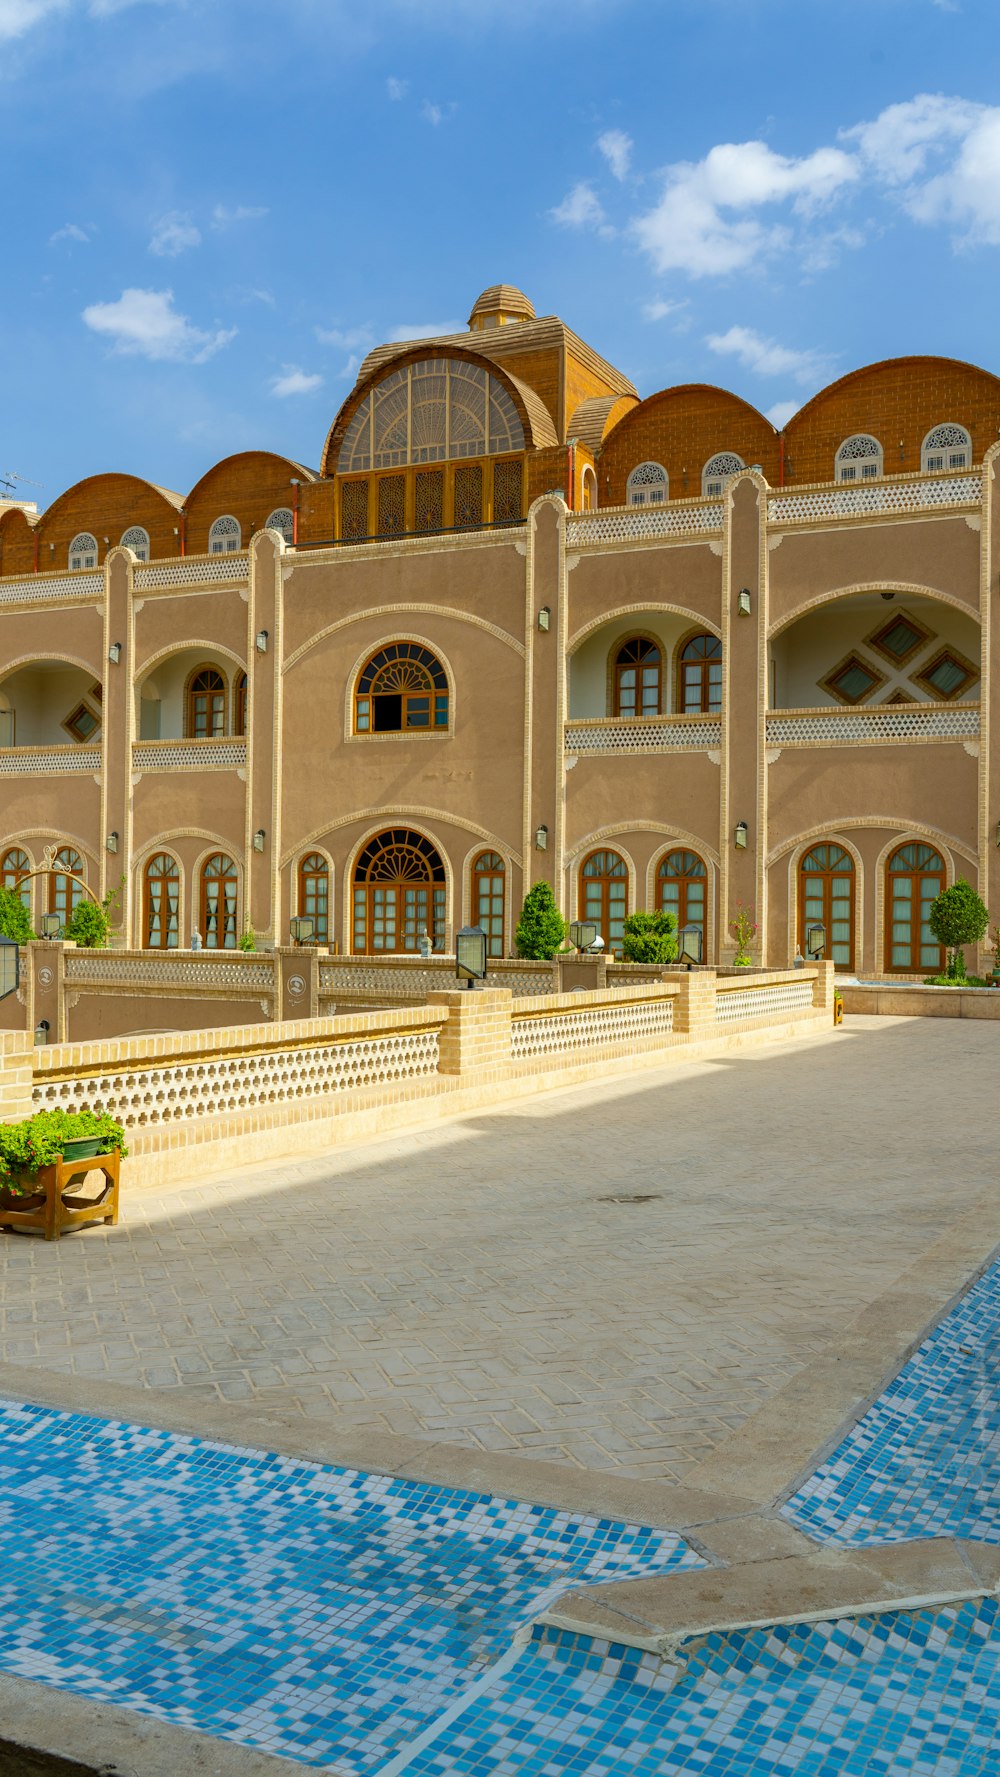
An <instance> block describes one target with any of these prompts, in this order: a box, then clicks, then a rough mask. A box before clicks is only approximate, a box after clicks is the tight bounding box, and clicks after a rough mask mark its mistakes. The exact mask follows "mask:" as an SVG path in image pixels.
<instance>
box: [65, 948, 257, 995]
mask: <svg viewBox="0 0 1000 1777" xmlns="http://www.w3.org/2000/svg"><path fill="white" fill-rule="evenodd" d="M63 971H64V978H65V981H66V984H67V986H70V987H74V988H76V987H82V988H88V987H92V988H99V987H122V988H128V989H136V988H144V987H145V988H154V987H170V988H171V989H172V990H173V991H174V992H177V991H180V992H182V993H189V994H193V995H197V994H200V993H205V992H209V993H219V992H220V991H221V992H222V993H223V994H226V995H233V996H236V997H238V996H239V995H240V994H242V993H246V994H249V995H251V996H252V997H254V998H257V997H258V996H259V995H260V994H261V993H271V992H272V991H273V989H274V986H275V958H274V957H273V956H272V955H268V956H252V955H248V956H245V955H243V954H242V953H241V952H237V953H236V954H235V955H232V956H227V955H225V953H224V952H216V953H214V954H212V953H209V954H208V955H206V954H205V952H204V951H203V950H185V951H181V950H176V951H170V952H168V954H167V955H166V956H157V955H155V954H152V953H151V952H150V951H148V950H140V951H137V952H135V953H133V954H126V953H124V952H122V951H116V950H70V949H67V950H66V952H65V955H64V957H63Z"/></svg>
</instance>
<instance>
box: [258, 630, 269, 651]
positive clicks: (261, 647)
mask: <svg viewBox="0 0 1000 1777" xmlns="http://www.w3.org/2000/svg"><path fill="white" fill-rule="evenodd" d="M267 637H268V631H267V630H266V629H259V630H258V631H257V638H256V640H257V652H258V654H266V653H267Z"/></svg>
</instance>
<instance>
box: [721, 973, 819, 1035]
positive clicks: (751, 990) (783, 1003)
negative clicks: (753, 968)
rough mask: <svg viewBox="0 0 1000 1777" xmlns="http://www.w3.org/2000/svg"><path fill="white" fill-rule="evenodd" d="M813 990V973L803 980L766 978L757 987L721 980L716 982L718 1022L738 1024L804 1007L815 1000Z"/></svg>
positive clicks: (802, 1009)
mask: <svg viewBox="0 0 1000 1777" xmlns="http://www.w3.org/2000/svg"><path fill="white" fill-rule="evenodd" d="M730 979H731V978H730ZM813 991H814V990H813V981H812V977H811V976H806V977H805V978H803V979H802V980H799V981H777V982H773V983H770V984H769V983H767V982H762V983H760V984H759V985H756V986H753V987H744V986H743V985H742V983H740V984H739V985H738V986H736V987H732V986H730V985H729V982H728V980H727V979H723V980H719V981H717V982H716V984H715V1022H716V1024H736V1023H738V1022H741V1021H742V1020H743V1019H750V1018H753V1019H756V1018H766V1017H770V1016H771V1015H773V1014H775V1013H779V1012H785V1013H787V1012H800V1011H804V1010H805V1008H806V1007H807V1006H812V1005H813V1003H814V998H813Z"/></svg>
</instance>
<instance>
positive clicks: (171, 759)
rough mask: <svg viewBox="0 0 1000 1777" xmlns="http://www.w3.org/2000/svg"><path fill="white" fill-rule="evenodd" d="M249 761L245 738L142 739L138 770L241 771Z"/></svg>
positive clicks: (135, 762) (135, 754) (135, 753)
mask: <svg viewBox="0 0 1000 1777" xmlns="http://www.w3.org/2000/svg"><path fill="white" fill-rule="evenodd" d="M246 762H247V743H246V741H245V740H243V739H242V738H241V739H238V740H237V739H233V740H213V739H208V740H140V741H137V742H136V744H135V745H134V746H133V748H132V768H133V770H134V771H238V770H239V769H240V767H241V766H244V765H245V764H246Z"/></svg>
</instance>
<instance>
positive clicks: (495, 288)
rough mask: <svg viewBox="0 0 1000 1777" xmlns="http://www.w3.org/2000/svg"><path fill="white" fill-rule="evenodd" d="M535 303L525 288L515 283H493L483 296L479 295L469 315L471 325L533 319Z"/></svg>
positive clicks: (501, 324)
mask: <svg viewBox="0 0 1000 1777" xmlns="http://www.w3.org/2000/svg"><path fill="white" fill-rule="evenodd" d="M534 319H535V305H534V303H533V302H529V301H528V298H527V297H526V296H525V294H524V291H523V290H518V289H517V288H516V286H515V285H513V284H491V285H490V287H489V289H488V290H484V291H483V293H482V295H481V296H477V298H476V300H475V302H474V303H473V305H472V313H471V315H470V316H469V326H470V327H471V328H473V329H474V330H475V329H478V328H481V327H502V326H503V325H504V324H505V322H508V321H533V320H534Z"/></svg>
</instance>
